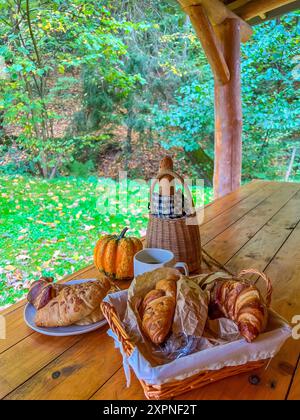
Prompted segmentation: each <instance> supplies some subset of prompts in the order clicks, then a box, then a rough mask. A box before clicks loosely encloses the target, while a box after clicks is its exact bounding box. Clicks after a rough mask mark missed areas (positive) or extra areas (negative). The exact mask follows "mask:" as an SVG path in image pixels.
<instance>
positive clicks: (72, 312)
mask: <svg viewBox="0 0 300 420" xmlns="http://www.w3.org/2000/svg"><path fill="white" fill-rule="evenodd" d="M110 287H111V285H110V282H109V281H108V280H107V279H106V278H104V279H101V281H90V282H86V283H80V284H75V285H70V286H68V285H64V287H62V288H61V290H60V291H59V293H58V294H57V296H56V297H54V298H53V299H51V300H50V301H49V302H48V303H47V305H45V306H43V307H42V308H41V309H39V310H38V311H37V313H36V317H35V323H36V325H37V326H39V327H66V326H69V325H72V324H78V325H87V324H90V323H94V322H98V321H99V320H101V319H102V312H101V309H100V304H101V302H102V300H103V298H104V297H105V296H106V294H107V292H108V291H109V289H110Z"/></svg>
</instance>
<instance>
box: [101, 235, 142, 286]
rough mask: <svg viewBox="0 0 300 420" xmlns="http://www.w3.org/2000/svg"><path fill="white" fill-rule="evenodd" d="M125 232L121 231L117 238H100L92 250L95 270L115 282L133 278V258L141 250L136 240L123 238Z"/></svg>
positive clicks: (115, 236)
mask: <svg viewBox="0 0 300 420" xmlns="http://www.w3.org/2000/svg"><path fill="white" fill-rule="evenodd" d="M127 230H128V228H125V229H123V231H122V233H121V234H120V235H119V236H117V235H105V236H102V238H100V239H99V241H98V242H97V244H96V246H95V249H94V264H95V266H96V268H98V270H100V271H101V272H103V273H105V274H106V275H107V276H109V277H112V278H114V279H116V280H125V279H132V278H133V257H134V255H135V254H136V253H137V252H138V251H140V250H141V249H142V248H143V244H142V242H141V241H140V240H139V239H138V238H134V237H127V238H125V234H126V232H127Z"/></svg>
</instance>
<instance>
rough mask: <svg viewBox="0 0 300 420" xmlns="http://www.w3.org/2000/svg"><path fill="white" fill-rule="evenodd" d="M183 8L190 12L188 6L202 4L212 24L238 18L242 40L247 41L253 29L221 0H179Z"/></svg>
mask: <svg viewBox="0 0 300 420" xmlns="http://www.w3.org/2000/svg"><path fill="white" fill-rule="evenodd" d="M178 2H179V3H180V4H181V6H182V8H183V9H184V10H185V11H186V12H187V13H188V14H189V12H188V11H187V8H189V7H190V6H198V5H200V4H201V5H202V6H203V7H204V8H205V11H206V13H207V16H208V18H209V20H210V22H211V23H212V25H214V26H216V25H220V24H222V23H223V22H224V21H225V20H226V19H237V20H238V21H239V23H240V28H241V29H240V36H241V41H242V42H247V41H248V39H249V38H250V37H251V35H252V33H253V31H252V28H251V26H250V25H249V24H248V23H247V22H245V21H244V20H242V19H241V18H240V17H239V16H237V15H236V14H235V13H233V12H232V11H231V10H229V9H228V7H226V6H225V4H224V3H222V2H221V1H220V0H178Z"/></svg>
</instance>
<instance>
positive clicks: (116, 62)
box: [0, 0, 139, 177]
mask: <svg viewBox="0 0 300 420" xmlns="http://www.w3.org/2000/svg"><path fill="white" fill-rule="evenodd" d="M0 7H1V12H2V18H1V20H0V38H1V41H2V42H1V44H2V46H1V47H0V55H1V56H2V57H3V59H4V64H5V68H4V70H5V71H4V72H3V74H4V76H2V78H1V79H0V92H1V97H0V112H1V111H2V113H1V118H2V121H3V122H2V124H3V127H4V128H5V127H6V126H10V125H14V126H17V128H18V131H19V133H20V134H19V136H18V139H17V141H18V142H19V143H21V144H22V146H23V147H26V149H27V151H28V153H29V154H30V157H31V159H32V160H33V161H34V162H35V164H36V165H37V167H38V169H39V172H40V174H41V175H43V176H44V177H53V176H54V175H55V174H56V172H57V171H58V169H59V168H60V167H61V166H63V165H65V164H66V163H67V162H68V161H69V160H70V158H71V157H72V150H73V144H72V138H64V139H60V138H56V136H54V129H53V126H54V122H55V121H56V120H58V119H60V117H61V116H60V114H59V113H57V112H56V111H55V110H54V109H53V107H52V106H51V104H52V103H53V102H55V101H57V99H58V98H59V97H60V96H61V97H62V96H63V95H64V92H65V91H68V89H69V88H70V86H71V85H72V84H74V78H72V77H70V76H68V75H65V73H66V72H70V71H73V70H74V69H75V68H82V67H88V66H93V68H96V67H97V74H98V77H99V79H100V80H101V81H102V82H103V83H104V84H108V85H109V86H110V87H111V89H112V90H115V91H117V92H118V95H120V96H126V95H127V94H128V92H129V91H130V89H131V86H132V85H133V84H134V83H135V82H136V79H137V78H139V76H135V75H127V74H126V73H125V72H124V70H123V68H122V67H123V62H122V60H121V58H122V57H123V56H124V55H125V54H126V51H127V47H126V45H125V43H124V42H123V41H122V39H121V37H119V36H118V34H119V33H120V32H122V33H123V34H124V33H127V32H130V31H131V29H132V28H136V27H137V25H135V24H131V23H130V22H125V21H123V22H118V21H117V20H116V19H114V18H113V17H112V16H111V13H110V11H109V10H108V9H107V8H106V7H105V6H103V5H101V4H99V2H97V1H78V0H73V1H72V2H70V1H65V0H55V1H53V2H42V1H33V0H31V1H29V0H26V1H23V0H8V1H6V0H5V1H3V0H1V2H0ZM15 10H16V12H15ZM53 74H58V75H61V76H60V77H58V78H57V82H56V84H55V85H54V86H52V85H51V83H50V80H51V77H52V79H53ZM65 99H66V98H65Z"/></svg>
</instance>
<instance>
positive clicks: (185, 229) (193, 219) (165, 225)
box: [145, 171, 202, 273]
mask: <svg viewBox="0 0 300 420" xmlns="http://www.w3.org/2000/svg"><path fill="white" fill-rule="evenodd" d="M166 175H171V176H173V177H174V178H176V179H178V180H179V181H180V182H181V183H182V185H183V186H184V191H185V194H186V196H187V197H188V198H189V200H190V202H191V203H192V204H193V206H194V203H193V198H192V195H191V192H190V190H189V188H188V186H187V185H186V183H185V181H184V179H183V178H182V177H181V176H180V175H178V174H177V173H176V172H173V171H162V172H160V173H159V174H158V175H157V178H156V180H155V182H154V183H153V184H152V186H151V191H150V200H151V199H152V195H153V191H154V188H155V186H156V184H157V183H158V182H159V181H160V180H161V179H162V178H163V177H164V176H166ZM145 246H146V248H163V249H168V250H169V251H172V252H173V254H174V256H175V262H179V261H181V262H185V263H186V264H187V265H188V267H189V271H190V272H191V273H193V272H196V271H197V272H200V271H201V264H202V253H201V238H200V229H199V224H198V222H197V215H196V213H194V214H192V215H190V216H183V217H179V218H177V219H165V218H160V217H158V216H155V215H152V214H150V215H149V223H148V228H147V234H146V245H145Z"/></svg>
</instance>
